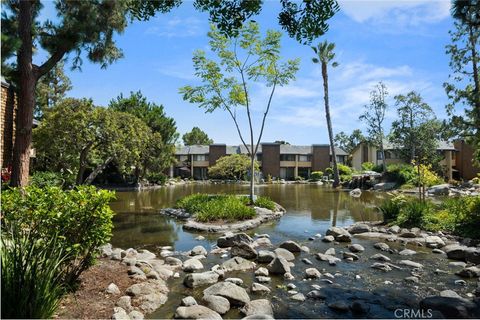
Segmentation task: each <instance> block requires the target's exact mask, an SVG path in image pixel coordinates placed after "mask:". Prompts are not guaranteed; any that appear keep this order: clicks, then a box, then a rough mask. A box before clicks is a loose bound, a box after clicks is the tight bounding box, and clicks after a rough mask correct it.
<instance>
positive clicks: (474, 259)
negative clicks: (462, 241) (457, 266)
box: [465, 247, 480, 264]
mask: <svg viewBox="0 0 480 320" xmlns="http://www.w3.org/2000/svg"><path fill="white" fill-rule="evenodd" d="M465 261H466V262H470V263H473V264H480V248H478V247H477V248H474V247H468V248H467V249H466V250H465Z"/></svg>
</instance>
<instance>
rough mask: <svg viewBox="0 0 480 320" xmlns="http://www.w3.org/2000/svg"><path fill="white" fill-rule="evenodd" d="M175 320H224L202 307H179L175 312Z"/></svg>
mask: <svg viewBox="0 0 480 320" xmlns="http://www.w3.org/2000/svg"><path fill="white" fill-rule="evenodd" d="M174 318H176V319H209V320H210V319H212V320H222V316H220V315H219V314H218V313H217V312H215V311H213V310H212V309H209V308H207V307H204V306H201V305H194V306H189V307H178V308H177V310H176V311H175V315H174Z"/></svg>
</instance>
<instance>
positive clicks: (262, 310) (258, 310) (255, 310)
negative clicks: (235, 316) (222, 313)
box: [240, 299, 273, 316]
mask: <svg viewBox="0 0 480 320" xmlns="http://www.w3.org/2000/svg"><path fill="white" fill-rule="evenodd" d="M240 312H242V313H243V314H244V315H246V316H251V315H255V314H266V315H271V316H273V308H272V303H271V302H270V301H268V300H267V299H257V300H252V301H250V302H249V303H247V304H245V306H243V308H241V309H240Z"/></svg>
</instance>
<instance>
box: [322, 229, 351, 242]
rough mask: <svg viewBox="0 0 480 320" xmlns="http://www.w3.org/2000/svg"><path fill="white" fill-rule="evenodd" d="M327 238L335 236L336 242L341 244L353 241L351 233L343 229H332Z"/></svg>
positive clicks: (329, 230) (328, 231)
mask: <svg viewBox="0 0 480 320" xmlns="http://www.w3.org/2000/svg"><path fill="white" fill-rule="evenodd" d="M327 236H333V237H334V238H335V240H337V241H339V242H351V241H352V235H351V234H350V232H348V231H347V230H345V229H343V228H339V227H330V228H328V230H327Z"/></svg>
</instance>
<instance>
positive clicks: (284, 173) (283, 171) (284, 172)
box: [280, 167, 295, 180]
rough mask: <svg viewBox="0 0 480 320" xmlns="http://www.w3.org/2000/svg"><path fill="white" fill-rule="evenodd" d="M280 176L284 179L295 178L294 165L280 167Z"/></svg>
mask: <svg viewBox="0 0 480 320" xmlns="http://www.w3.org/2000/svg"><path fill="white" fill-rule="evenodd" d="M280 178H281V179H285V180H294V179H295V168H294V167H281V168H280Z"/></svg>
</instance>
